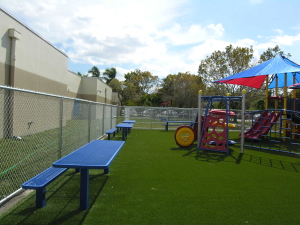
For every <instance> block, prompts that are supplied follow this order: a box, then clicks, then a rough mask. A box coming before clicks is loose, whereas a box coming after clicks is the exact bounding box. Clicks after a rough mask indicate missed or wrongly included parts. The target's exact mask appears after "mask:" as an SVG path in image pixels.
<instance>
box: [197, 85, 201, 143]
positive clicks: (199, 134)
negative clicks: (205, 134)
mask: <svg viewBox="0 0 300 225" xmlns="http://www.w3.org/2000/svg"><path fill="white" fill-rule="evenodd" d="M198 96H199V99H198V138H197V142H198V144H197V146H198V148H200V138H201V132H202V130H201V117H202V107H201V98H202V90H199V95H198Z"/></svg>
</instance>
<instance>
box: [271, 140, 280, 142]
mask: <svg viewBox="0 0 300 225" xmlns="http://www.w3.org/2000/svg"><path fill="white" fill-rule="evenodd" d="M270 142H275V143H280V141H275V140H270Z"/></svg>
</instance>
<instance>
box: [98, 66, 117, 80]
mask: <svg viewBox="0 0 300 225" xmlns="http://www.w3.org/2000/svg"><path fill="white" fill-rule="evenodd" d="M116 76H117V70H116V68H115V67H111V68H110V69H105V71H104V72H103V77H101V79H104V80H105V81H106V83H107V84H108V83H109V82H110V81H111V80H113V79H115V78H116Z"/></svg>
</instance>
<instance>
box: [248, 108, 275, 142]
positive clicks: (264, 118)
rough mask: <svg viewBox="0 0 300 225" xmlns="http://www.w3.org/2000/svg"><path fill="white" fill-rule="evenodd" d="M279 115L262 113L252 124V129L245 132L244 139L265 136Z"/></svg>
mask: <svg viewBox="0 0 300 225" xmlns="http://www.w3.org/2000/svg"><path fill="white" fill-rule="evenodd" d="M279 116H280V113H275V112H271V113H268V111H264V112H263V113H262V114H261V116H260V117H259V118H258V119H257V121H255V122H254V124H253V125H252V127H251V128H250V129H249V130H248V131H246V132H245V134H244V137H245V138H247V139H259V138H260V136H261V135H266V134H267V133H268V132H269V131H270V129H271V128H272V126H273V125H274V124H273V123H274V122H276V121H277V120H278V118H279Z"/></svg>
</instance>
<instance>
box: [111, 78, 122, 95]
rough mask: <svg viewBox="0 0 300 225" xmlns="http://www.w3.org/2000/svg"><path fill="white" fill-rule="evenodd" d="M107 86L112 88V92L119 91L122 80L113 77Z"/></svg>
mask: <svg viewBox="0 0 300 225" xmlns="http://www.w3.org/2000/svg"><path fill="white" fill-rule="evenodd" d="M108 86H110V87H111V88H112V91H113V92H120V91H121V90H122V82H121V81H119V80H118V79H116V78H114V79H112V80H111V81H110V82H109V83H108Z"/></svg>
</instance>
